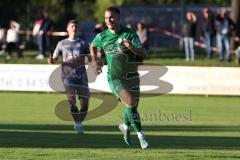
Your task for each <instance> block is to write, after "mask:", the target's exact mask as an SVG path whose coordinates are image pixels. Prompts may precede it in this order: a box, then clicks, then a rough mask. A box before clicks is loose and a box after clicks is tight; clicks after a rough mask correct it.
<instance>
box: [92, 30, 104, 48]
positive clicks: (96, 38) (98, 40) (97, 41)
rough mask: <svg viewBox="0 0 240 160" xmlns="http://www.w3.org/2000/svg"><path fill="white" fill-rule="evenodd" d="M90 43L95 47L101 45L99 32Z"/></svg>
mask: <svg viewBox="0 0 240 160" xmlns="http://www.w3.org/2000/svg"><path fill="white" fill-rule="evenodd" d="M92 44H93V45H94V46H95V47H98V48H101V47H102V42H101V34H100V33H98V34H97V35H96V37H95V38H94V39H93V41H92Z"/></svg>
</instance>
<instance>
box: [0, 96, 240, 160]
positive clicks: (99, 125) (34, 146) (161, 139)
mask: <svg viewBox="0 0 240 160" xmlns="http://www.w3.org/2000/svg"><path fill="white" fill-rule="evenodd" d="M103 96H106V95H103ZM0 97H1V104H0V159H1V160H3V159H14V160H15V159H24V160H31V159H32V160H38V159H39V160H52V159H56V160H58V159H59V160H65V159H69V160H76V159H79V160H80V159H83V160H85V159H104V160H106V159H109V160H110V159H119V160H123V159H135V160H146V159H151V160H178V159H181V160H190V159H191V160H196V159H203V160H210V159H211V160H212V159H213V160H221V159H222V160H223V159H224V160H226V159H227V160H230V159H232V160H237V159H240V151H239V149H240V116H239V112H240V107H239V104H240V99H239V97H215V96H210V97H204V96H178V95H164V96H155V97H143V98H142V99H141V101H140V109H139V111H140V113H141V115H142V124H143V129H144V131H145V135H146V137H147V139H148V141H149V143H150V145H151V147H150V148H149V149H147V150H142V149H140V145H139V143H138V140H137V136H136V134H134V133H133V134H132V139H133V145H132V146H131V147H128V146H126V145H125V144H124V142H123V140H122V135H121V133H120V132H119V131H118V127H117V126H118V124H119V123H120V122H121V118H122V112H123V109H124V107H123V105H122V104H120V103H119V105H118V106H117V107H116V108H115V109H114V110H113V111H111V112H109V113H107V114H105V115H104V116H101V117H98V118H96V119H93V120H89V121H86V122H85V123H84V125H85V130H86V132H85V134H84V135H76V134H75V132H74V131H73V122H66V121H62V120H60V119H58V118H57V117H56V115H55V112H54V109H55V105H56V104H57V103H58V102H59V101H61V100H64V99H65V96H64V95H62V94H55V93H54V94H53V93H16V92H0ZM93 97H94V96H93ZM97 104H99V100H97V99H95V98H92V99H91V101H90V109H93V108H95V107H96V106H97Z"/></svg>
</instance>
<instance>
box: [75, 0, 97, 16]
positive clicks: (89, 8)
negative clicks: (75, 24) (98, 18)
mask: <svg viewBox="0 0 240 160" xmlns="http://www.w3.org/2000/svg"><path fill="white" fill-rule="evenodd" d="M95 9H96V7H95V3H94V1H93V0H92V1H88V0H84V1H82V0H75V1H74V3H73V12H74V14H75V15H76V17H77V18H76V19H78V20H90V19H94V12H95Z"/></svg>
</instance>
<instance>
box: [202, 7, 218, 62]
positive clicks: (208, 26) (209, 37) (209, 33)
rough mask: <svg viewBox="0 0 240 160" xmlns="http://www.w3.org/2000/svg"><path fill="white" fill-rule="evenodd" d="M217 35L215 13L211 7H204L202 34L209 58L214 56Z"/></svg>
mask: <svg viewBox="0 0 240 160" xmlns="http://www.w3.org/2000/svg"><path fill="white" fill-rule="evenodd" d="M214 35H215V24H214V13H213V11H212V10H210V9H209V8H204V9H203V24H202V36H203V40H204V43H205V47H206V52H207V58H208V59H211V58H212V44H213V38H214Z"/></svg>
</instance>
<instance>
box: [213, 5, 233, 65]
mask: <svg viewBox="0 0 240 160" xmlns="http://www.w3.org/2000/svg"><path fill="white" fill-rule="evenodd" d="M235 28H236V25H235V23H234V22H233V20H232V19H231V18H230V17H229V13H228V12H227V11H226V10H225V9H221V10H220V13H219V14H218V16H217V18H216V30H217V47H218V48H219V49H220V54H219V59H220V61H223V60H224V52H225V51H226V60H227V61H230V60H231V52H230V37H231V35H232V32H233V31H234V30H235Z"/></svg>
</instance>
